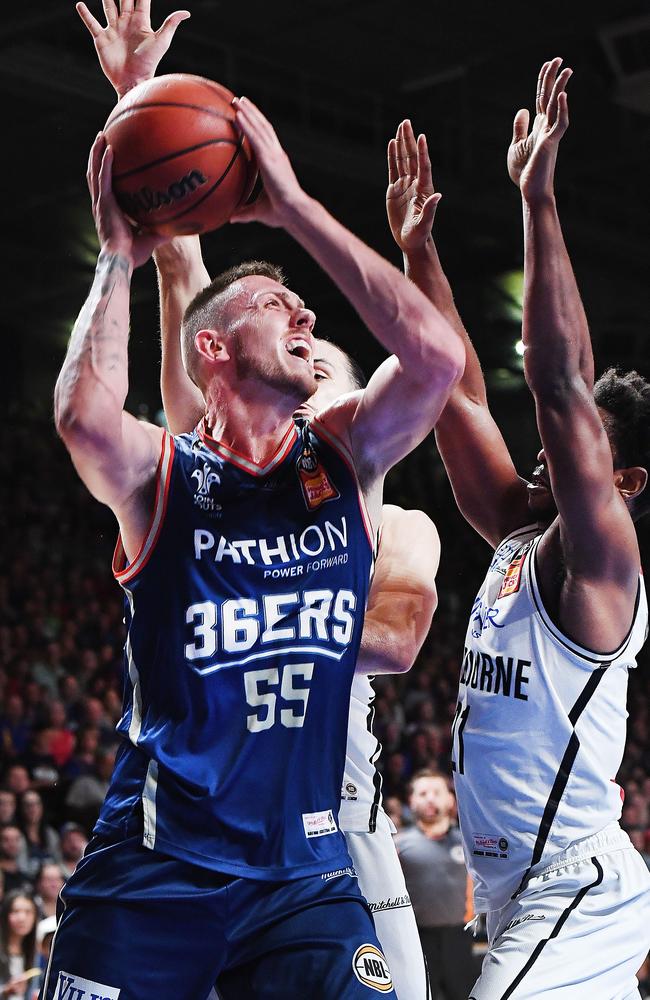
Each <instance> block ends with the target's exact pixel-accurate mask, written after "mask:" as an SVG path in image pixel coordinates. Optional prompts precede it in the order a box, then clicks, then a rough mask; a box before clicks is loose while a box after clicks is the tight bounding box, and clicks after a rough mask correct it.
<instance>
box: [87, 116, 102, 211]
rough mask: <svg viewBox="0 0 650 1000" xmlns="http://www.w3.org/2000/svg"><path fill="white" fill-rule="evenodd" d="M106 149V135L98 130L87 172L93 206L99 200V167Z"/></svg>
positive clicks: (89, 156) (91, 149)
mask: <svg viewBox="0 0 650 1000" xmlns="http://www.w3.org/2000/svg"><path fill="white" fill-rule="evenodd" d="M105 149H106V139H105V137H104V133H103V132H98V133H97V136H96V138H95V141H94V142H93V144H92V146H91V148H90V153H89V155H88V170H87V172H86V179H87V181H88V189H89V190H90V197H91V199H92V203H93V207H94V205H95V202H96V201H97V188H98V176H99V168H100V165H101V162H102V156H103V155H104V150H105Z"/></svg>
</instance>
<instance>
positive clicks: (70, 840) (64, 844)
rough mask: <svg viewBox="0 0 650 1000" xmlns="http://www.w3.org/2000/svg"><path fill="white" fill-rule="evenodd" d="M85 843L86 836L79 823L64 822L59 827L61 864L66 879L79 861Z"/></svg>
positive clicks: (86, 841) (86, 843) (84, 848)
mask: <svg viewBox="0 0 650 1000" xmlns="http://www.w3.org/2000/svg"><path fill="white" fill-rule="evenodd" d="M87 845H88V838H87V836H86V834H85V831H84V829H83V827H81V826H80V825H79V823H64V825H63V826H62V827H61V856H62V862H61V864H62V868H63V873H64V875H65V878H66V879H68V878H70V876H71V875H72V873H73V871H74V870H75V868H76V867H77V864H78V862H79V861H81V859H82V857H83V853H84V851H85V850H86V847H87Z"/></svg>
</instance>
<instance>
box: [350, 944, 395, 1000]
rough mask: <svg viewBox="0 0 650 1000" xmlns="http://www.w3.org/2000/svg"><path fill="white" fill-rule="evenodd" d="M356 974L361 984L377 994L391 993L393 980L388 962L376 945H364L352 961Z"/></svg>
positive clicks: (358, 949)
mask: <svg viewBox="0 0 650 1000" xmlns="http://www.w3.org/2000/svg"><path fill="white" fill-rule="evenodd" d="M352 968H353V969H354V974H355V976H356V977H357V979H358V980H359V982H360V983H363V985H364V986H367V987H368V988H369V989H371V990H376V991H377V993H390V992H391V990H392V989H393V979H392V976H391V974H390V969H389V968H388V962H387V961H386V959H385V958H384V956H383V955H382V953H381V952H380V950H379V948H375V946H374V944H362V945H361V947H360V948H357V950H356V951H355V953H354V958H353V959H352Z"/></svg>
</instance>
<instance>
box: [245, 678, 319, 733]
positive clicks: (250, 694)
mask: <svg viewBox="0 0 650 1000" xmlns="http://www.w3.org/2000/svg"><path fill="white" fill-rule="evenodd" d="M313 673H314V664H313V663H285V665H284V667H282V669H281V671H280V670H278V668H277V667H267V668H266V669H264V670H247V671H246V673H245V674H244V691H245V692H246V704H247V705H248V706H249V707H250V708H253V709H255V711H254V712H251V713H249V714H248V715H247V717H246V728H247V729H248V731H249V733H261V732H263V731H264V730H265V729H271V727H272V726H274V725H275V723H276V721H279V723H280V725H281V726H284V727H285V729H299V728H301V727H302V726H304V724H305V716H306V715H307V702H308V701H309V687H308V683H309V681H310V680H311V679H312V675H313ZM280 675H281V676H280ZM301 682H302V683H301ZM278 687H279V688H280V692H279V695H278V693H277V688H278ZM274 689H275V690H274ZM278 698H279V703H280V704H279V711H278Z"/></svg>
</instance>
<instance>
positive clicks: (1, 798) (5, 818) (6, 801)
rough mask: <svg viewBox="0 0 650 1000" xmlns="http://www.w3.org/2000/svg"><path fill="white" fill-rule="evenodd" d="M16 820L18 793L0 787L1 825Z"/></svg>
mask: <svg viewBox="0 0 650 1000" xmlns="http://www.w3.org/2000/svg"><path fill="white" fill-rule="evenodd" d="M15 821H16V793H15V792H12V791H10V790H9V789H8V788H0V826H7V824H8V823H15Z"/></svg>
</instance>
